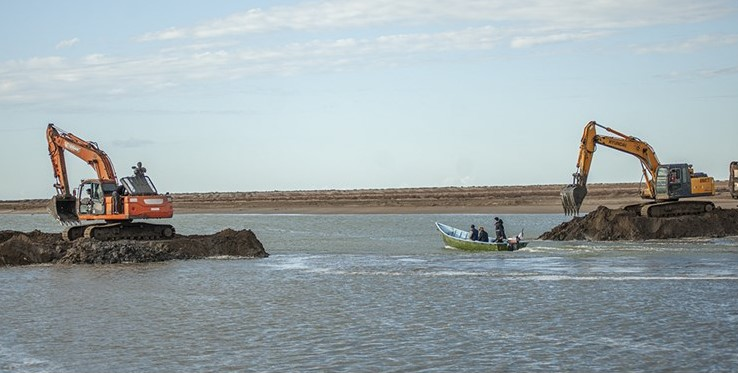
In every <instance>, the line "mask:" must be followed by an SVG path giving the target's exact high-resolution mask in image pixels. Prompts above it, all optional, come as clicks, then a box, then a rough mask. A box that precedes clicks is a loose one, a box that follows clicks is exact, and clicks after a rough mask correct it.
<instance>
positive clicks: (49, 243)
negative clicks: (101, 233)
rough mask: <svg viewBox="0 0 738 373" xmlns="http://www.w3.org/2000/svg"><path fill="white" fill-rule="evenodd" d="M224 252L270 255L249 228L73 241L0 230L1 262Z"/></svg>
mask: <svg viewBox="0 0 738 373" xmlns="http://www.w3.org/2000/svg"><path fill="white" fill-rule="evenodd" d="M221 255H228V256H238V257H248V258H266V257H267V256H269V254H268V253H267V252H266V251H265V250H264V246H263V245H262V244H261V242H260V241H259V239H258V238H256V235H255V234H254V233H253V232H252V231H250V230H240V231H235V230H232V229H226V230H223V231H220V232H218V233H215V234H211V235H192V236H181V235H177V236H175V238H173V239H171V240H165V241H132V240H121V241H96V240H92V239H85V238H82V239H78V240H75V241H73V242H67V241H64V240H62V239H61V235H60V234H54V233H43V232H40V231H33V232H30V233H24V232H16V231H0V265H25V264H38V263H66V264H77V263H88V264H110V263H142V262H158V261H164V260H172V259H198V258H206V257H212V256H221Z"/></svg>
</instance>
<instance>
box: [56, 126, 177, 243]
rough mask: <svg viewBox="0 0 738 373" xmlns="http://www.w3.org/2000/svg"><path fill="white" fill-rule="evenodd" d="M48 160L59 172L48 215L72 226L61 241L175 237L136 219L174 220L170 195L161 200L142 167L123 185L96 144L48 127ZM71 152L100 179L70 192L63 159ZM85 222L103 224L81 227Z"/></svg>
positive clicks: (167, 230) (169, 230)
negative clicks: (84, 238)
mask: <svg viewBox="0 0 738 373" xmlns="http://www.w3.org/2000/svg"><path fill="white" fill-rule="evenodd" d="M46 140H47V142H48V144H49V156H50V157H51V165H52V167H53V168H54V178H55V180H56V182H55V183H54V188H56V195H55V196H54V197H52V198H51V201H50V203H49V206H48V208H49V212H50V213H51V215H52V216H54V217H55V218H56V219H57V220H58V221H59V222H60V223H62V224H65V225H70V227H68V228H67V229H65V230H64V232H62V237H63V238H64V239H65V240H67V241H73V240H75V239H77V238H80V237H87V238H94V239H98V240H106V241H107V240H119V239H167V238H172V237H173V236H174V227H173V226H171V225H169V224H150V223H143V222H137V221H134V220H135V219H166V218H171V217H172V215H173V212H174V211H173V209H172V200H171V197H170V196H169V194H166V195H161V194H159V193H158V192H157V191H156V187H154V183H153V182H152V181H151V179H150V178H149V177H148V176H147V175H146V174H145V173H146V168H144V167H143V166H142V165H141V162H138V164H137V165H136V166H134V167H133V171H134V175H133V176H127V177H123V178H121V179H120V182H119V180H118V178H117V176H116V174H115V169H113V163H112V162H111V161H110V158H109V157H108V155H107V154H105V152H104V151H102V150H100V148H99V147H98V146H97V144H96V143H94V142H91V141H85V140H83V139H81V138H79V137H77V136H75V135H73V134H71V133H69V132H65V131H64V130H61V129H59V128H57V127H55V126H54V124H49V125H48V127H47V128H46ZM66 151H68V152H70V153H72V154H74V155H75V156H77V157H78V158H80V159H82V160H83V161H85V162H87V164H89V165H90V166H91V167H92V168H93V169H94V170H95V172H96V173H97V179H88V180H82V183H81V184H80V185H79V187H78V188H77V189H75V190H74V191H72V190H71V188H70V184H69V177H68V175H67V166H66V161H65V158H64V153H65V152H66ZM80 221H104V222H101V223H94V224H86V225H79V223H80Z"/></svg>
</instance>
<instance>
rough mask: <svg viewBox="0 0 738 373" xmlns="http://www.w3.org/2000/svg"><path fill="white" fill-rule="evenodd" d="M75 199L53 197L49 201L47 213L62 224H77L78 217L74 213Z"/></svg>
mask: <svg viewBox="0 0 738 373" xmlns="http://www.w3.org/2000/svg"><path fill="white" fill-rule="evenodd" d="M76 205H77V199H76V198H74V197H73V196H68V197H65V196H58V195H57V196H54V197H52V198H51V201H49V206H48V208H49V213H50V214H51V216H53V217H54V218H56V220H58V221H59V222H60V223H62V224H77V223H79V217H78V216H77V213H76V212H75V209H76V207H77V206H76Z"/></svg>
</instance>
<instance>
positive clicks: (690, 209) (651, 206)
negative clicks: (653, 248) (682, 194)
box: [623, 201, 715, 218]
mask: <svg viewBox="0 0 738 373" xmlns="http://www.w3.org/2000/svg"><path fill="white" fill-rule="evenodd" d="M623 209H624V210H628V211H632V212H635V213H636V214H638V215H640V216H647V217H650V218H669V217H674V216H684V215H701V214H704V213H706V212H710V211H712V210H714V209H715V204H714V203H712V202H710V201H665V202H651V203H639V204H635V205H628V206H625V207H623Z"/></svg>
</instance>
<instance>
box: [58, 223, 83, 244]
mask: <svg viewBox="0 0 738 373" xmlns="http://www.w3.org/2000/svg"><path fill="white" fill-rule="evenodd" d="M87 227H88V226H87V225H75V226H72V227H67V228H66V229H64V230H63V231H62V239H63V240H64V241H74V240H76V239H78V238H81V237H84V235H85V229H87Z"/></svg>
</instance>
